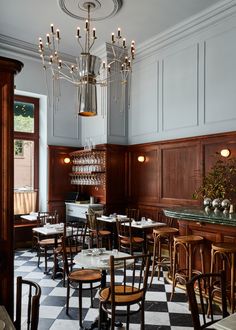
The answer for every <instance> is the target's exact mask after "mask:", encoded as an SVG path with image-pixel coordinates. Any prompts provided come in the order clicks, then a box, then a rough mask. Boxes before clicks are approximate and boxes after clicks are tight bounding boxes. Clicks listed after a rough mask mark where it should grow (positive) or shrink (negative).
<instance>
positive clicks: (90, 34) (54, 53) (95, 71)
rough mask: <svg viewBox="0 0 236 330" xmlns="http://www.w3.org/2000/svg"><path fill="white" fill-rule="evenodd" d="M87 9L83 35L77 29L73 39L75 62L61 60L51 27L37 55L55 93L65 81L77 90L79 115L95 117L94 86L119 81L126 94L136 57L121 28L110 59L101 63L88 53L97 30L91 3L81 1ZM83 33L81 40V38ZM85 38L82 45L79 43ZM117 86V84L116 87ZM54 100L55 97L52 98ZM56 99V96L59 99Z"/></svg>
mask: <svg viewBox="0 0 236 330" xmlns="http://www.w3.org/2000/svg"><path fill="white" fill-rule="evenodd" d="M83 6H84V8H85V9H86V10H87V19H86V21H85V28H84V33H82V31H81V29H80V27H77V31H76V40H77V42H78V45H79V46H80V49H81V53H80V54H79V56H78V57H76V58H75V59H74V61H73V62H74V63H71V62H68V61H65V60H63V57H62V56H61V55H60V42H61V34H60V31H59V29H55V28H54V26H53V24H51V30H50V33H48V34H47V35H46V40H45V42H44V43H43V40H42V38H39V53H40V56H41V58H42V62H43V67H44V69H45V71H46V70H51V75H52V79H53V84H54V88H53V90H54V93H55V91H59V90H60V87H59V86H58V84H59V81H60V80H61V79H64V80H67V81H69V82H70V83H72V84H73V85H75V86H76V87H78V114H79V115H81V116H94V115H96V114H97V85H100V86H101V87H102V88H106V87H107V86H108V84H109V83H113V82H116V83H117V82H118V83H119V86H120V89H121V95H125V92H124V91H125V89H126V88H127V85H128V83H129V80H130V74H131V72H132V62H133V59H134V55H135V42H134V41H132V42H131V45H130V46H129V47H127V44H126V39H125V38H123V37H122V36H121V29H120V28H118V30H117V34H115V33H112V35H111V42H110V44H109V45H110V47H111V54H112V56H111V57H112V58H111V60H107V61H103V62H102V60H101V58H100V57H98V56H95V55H92V54H91V53H90V51H91V49H92V47H93V45H94V43H95V41H96V39H97V35H96V29H95V28H92V27H91V17H90V11H91V9H94V3H93V2H84V4H83ZM83 34H84V37H82V35H83ZM82 38H83V39H84V44H82V42H81V40H82ZM117 86H118V85H117ZM54 97H55V95H54ZM58 97H59V96H58Z"/></svg>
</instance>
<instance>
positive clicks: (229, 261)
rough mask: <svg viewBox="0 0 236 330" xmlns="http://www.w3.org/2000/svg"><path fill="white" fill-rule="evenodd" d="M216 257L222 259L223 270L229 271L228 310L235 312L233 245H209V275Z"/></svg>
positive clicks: (234, 245)
mask: <svg viewBox="0 0 236 330" xmlns="http://www.w3.org/2000/svg"><path fill="white" fill-rule="evenodd" d="M217 255H218V256H219V257H221V258H222V266H223V269H224V270H226V269H227V268H229V269H230V289H229V290H228V291H229V292H230V295H229V296H230V310H231V313H234V310H235V256H236V244H235V243H227V242H225V243H223V242H222V243H212V245H211V273H212V272H213V271H214V270H215V266H216V257H217Z"/></svg>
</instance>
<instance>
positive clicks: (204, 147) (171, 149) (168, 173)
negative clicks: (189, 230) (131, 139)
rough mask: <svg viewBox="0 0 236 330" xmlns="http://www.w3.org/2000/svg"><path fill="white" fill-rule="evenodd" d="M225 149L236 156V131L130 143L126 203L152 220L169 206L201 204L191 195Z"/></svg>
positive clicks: (232, 155)
mask: <svg viewBox="0 0 236 330" xmlns="http://www.w3.org/2000/svg"><path fill="white" fill-rule="evenodd" d="M225 148H228V149H230V151H231V155H230V157H235V156H236V132H230V133H223V134H214V135H206V136H199V137H194V138H185V139H178V140H171V141H163V142H152V143H146V144H139V145H133V146H128V147H127V154H128V156H127V159H128V160H129V162H128V180H127V187H126V201H127V203H128V204H130V205H132V206H136V207H138V208H139V209H140V213H141V216H148V217H152V218H153V219H158V218H159V216H160V215H161V213H162V211H161V210H162V208H163V207H166V206H178V205H188V206H197V205H200V203H201V202H200V201H197V200H194V199H193V198H192V195H193V193H194V191H195V190H196V189H197V188H198V187H199V186H200V184H201V182H202V178H203V175H204V174H205V173H207V172H208V171H209V169H210V168H211V166H212V165H213V163H214V158H215V157H214V155H215V154H216V152H220V151H221V150H222V149H225ZM140 155H142V156H144V157H145V161H144V162H143V163H140V162H138V156H140Z"/></svg>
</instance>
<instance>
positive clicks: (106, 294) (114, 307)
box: [99, 255, 150, 330]
mask: <svg viewBox="0 0 236 330" xmlns="http://www.w3.org/2000/svg"><path fill="white" fill-rule="evenodd" d="M117 265H119V267H117ZM149 267H150V256H149V255H139V256H128V257H121V258H115V257H114V256H113V255H112V256H110V284H109V286H107V287H105V288H103V289H101V290H100V292H99V300H100V304H99V314H100V317H99V329H101V328H102V324H101V322H102V318H101V315H102V313H103V312H105V313H106V314H107V315H108V317H109V318H110V321H111V329H112V330H114V328H115V318H116V317H119V318H120V317H122V316H126V329H127V330H129V322H130V315H133V314H135V313H139V312H140V315H141V322H140V329H141V330H144V328H145V320H144V302H145V295H146V290H147V280H148V272H149ZM117 268H119V272H118V273H116V269H117ZM120 269H122V271H123V276H121V273H120ZM116 275H117V276H116ZM131 306H134V308H131ZM125 307H126V308H125ZM122 321H123V320H122Z"/></svg>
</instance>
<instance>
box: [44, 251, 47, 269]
mask: <svg viewBox="0 0 236 330" xmlns="http://www.w3.org/2000/svg"><path fill="white" fill-rule="evenodd" d="M47 252H48V251H47V248H46V247H45V248H44V260H45V269H44V273H47V271H48V260H47Z"/></svg>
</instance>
